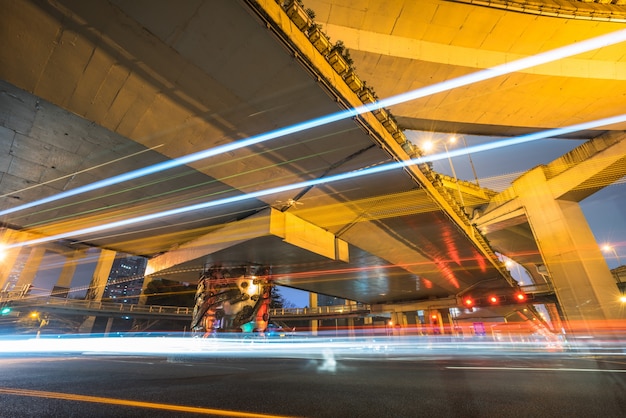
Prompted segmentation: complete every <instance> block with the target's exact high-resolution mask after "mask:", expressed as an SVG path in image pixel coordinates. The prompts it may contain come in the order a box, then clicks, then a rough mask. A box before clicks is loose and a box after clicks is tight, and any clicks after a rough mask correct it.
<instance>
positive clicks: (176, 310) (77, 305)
mask: <svg viewBox="0 0 626 418" xmlns="http://www.w3.org/2000/svg"><path fill="white" fill-rule="evenodd" d="M9 303H10V304H11V307H12V308H13V309H16V310H19V309H39V310H53V311H65V312H70V311H71V312H73V313H88V314H93V315H98V314H100V315H102V314H109V315H115V316H125V315H129V316H130V315H133V316H137V315H141V316H169V317H172V316H173V317H191V315H192V313H193V308H190V307H179V306H157V305H137V304H128V303H115V302H98V301H93V300H80V299H65V298H55V297H24V298H20V299H13V300H11V301H10V302H9Z"/></svg>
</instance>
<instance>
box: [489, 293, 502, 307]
mask: <svg viewBox="0 0 626 418" xmlns="http://www.w3.org/2000/svg"><path fill="white" fill-rule="evenodd" d="M487 302H489V303H490V304H491V305H497V304H498V303H500V297H499V296H496V295H491V296H488V297H487Z"/></svg>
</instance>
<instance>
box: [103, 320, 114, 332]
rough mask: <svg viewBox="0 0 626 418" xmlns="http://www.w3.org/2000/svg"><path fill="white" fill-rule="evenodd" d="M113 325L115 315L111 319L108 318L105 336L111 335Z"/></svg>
mask: <svg viewBox="0 0 626 418" xmlns="http://www.w3.org/2000/svg"><path fill="white" fill-rule="evenodd" d="M112 327H113V317H110V318H109V319H107V325H106V328H105V329H104V336H105V337H106V336H108V335H109V333H110V332H111V328H112Z"/></svg>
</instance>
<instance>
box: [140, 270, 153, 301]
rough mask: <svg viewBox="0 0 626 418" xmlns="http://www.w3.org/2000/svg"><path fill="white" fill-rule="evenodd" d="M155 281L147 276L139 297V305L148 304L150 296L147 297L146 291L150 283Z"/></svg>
mask: <svg viewBox="0 0 626 418" xmlns="http://www.w3.org/2000/svg"><path fill="white" fill-rule="evenodd" d="M152 280H154V278H153V277H152V276H145V277H144V278H143V283H142V284H141V294H140V295H139V300H138V302H137V304H138V305H146V304H147V303H148V295H146V289H147V288H148V285H149V284H150V282H151V281H152Z"/></svg>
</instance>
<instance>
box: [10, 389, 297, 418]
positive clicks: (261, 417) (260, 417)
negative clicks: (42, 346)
mask: <svg viewBox="0 0 626 418" xmlns="http://www.w3.org/2000/svg"><path fill="white" fill-rule="evenodd" d="M0 394H6V395H18V396H32V397H37V398H50V399H63V400H68V401H80V402H93V403H103V404H109V405H123V406H134V407H140V408H152V409H163V410H167V411H178V412H193V413H196V414H207V415H220V416H224V417H244V418H269V417H272V418H284V417H285V416H283V415H268V414H257V413H255V412H241V411H229V410H225V409H212V408H200V407H194V406H183V405H172V404H165V403H155V402H141V401H132V400H126V399H116V398H103V397H100V396H87V395H77V394H73V393H62V392H47V391H42V390H29V389H15V388H0Z"/></svg>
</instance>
